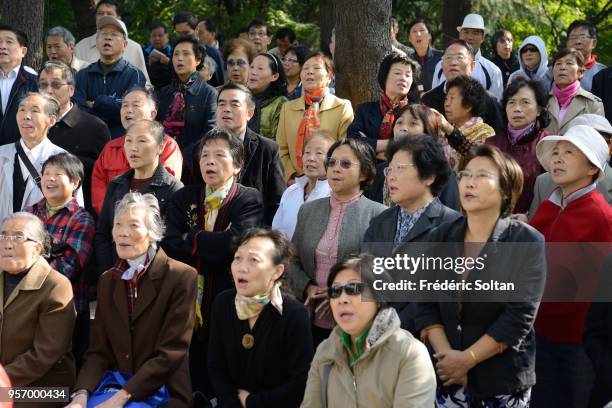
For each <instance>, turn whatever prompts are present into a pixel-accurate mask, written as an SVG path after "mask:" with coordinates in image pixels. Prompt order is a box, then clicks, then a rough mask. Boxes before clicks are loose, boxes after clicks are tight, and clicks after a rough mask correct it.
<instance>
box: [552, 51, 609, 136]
mask: <svg viewBox="0 0 612 408" xmlns="http://www.w3.org/2000/svg"><path fill="white" fill-rule="evenodd" d="M584 71H585V68H584V57H583V56H582V53H581V52H580V51H578V50H576V49H574V48H565V49H562V50H561V51H559V52H558V53H557V54H556V55H555V59H554V62H553V86H552V89H551V91H550V97H549V98H548V111H549V112H550V114H551V122H550V125H548V127H547V128H546V130H548V131H549V132H550V133H553V134H555V135H563V134H565V132H567V130H568V129H569V126H568V125H569V123H570V122H571V121H572V119H574V118H575V117H576V116H578V115H582V114H585V113H596V114H598V115H602V116H604V107H603V104H602V103H601V99H599V98H598V97H597V96H595V95H593V94H592V93H590V92H587V91H586V90H584V89H582V87H581V86H580V78H582V76H583V75H584Z"/></svg>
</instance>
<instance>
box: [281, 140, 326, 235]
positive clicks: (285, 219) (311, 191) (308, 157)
mask: <svg viewBox="0 0 612 408" xmlns="http://www.w3.org/2000/svg"><path fill="white" fill-rule="evenodd" d="M333 144H334V139H332V138H331V137H329V136H327V135H325V134H324V133H318V134H316V135H314V136H313V137H311V138H310V139H308V141H307V142H306V145H305V146H304V153H303V155H302V157H303V159H304V169H303V172H304V175H303V176H300V177H298V178H296V179H295V183H294V184H292V185H291V186H289V188H287V190H285V192H284V193H283V196H282V197H281V201H280V205H279V206H278V210H277V211H276V214H275V215H274V220H272V228H275V229H279V230H281V231H282V232H284V233H285V234H286V235H287V237H289V239H291V238H292V237H293V233H294V232H295V225H296V224H297V215H298V211H299V210H300V208H301V207H302V204H304V203H307V202H310V201H314V200H318V199H319V198H324V197H329V194H330V192H331V191H330V189H329V183H328V182H327V171H326V169H325V158H326V157H327V151H328V150H329V148H330V147H331V145H333Z"/></svg>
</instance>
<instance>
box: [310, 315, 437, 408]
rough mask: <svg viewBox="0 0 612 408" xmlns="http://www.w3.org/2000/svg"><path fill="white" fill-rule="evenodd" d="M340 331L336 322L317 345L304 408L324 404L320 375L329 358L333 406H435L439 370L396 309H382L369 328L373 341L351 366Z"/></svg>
mask: <svg viewBox="0 0 612 408" xmlns="http://www.w3.org/2000/svg"><path fill="white" fill-rule="evenodd" d="M340 332H341V330H340V327H339V326H336V328H335V329H334V330H333V331H332V333H331V334H330V336H329V338H328V339H327V340H325V341H324V342H323V343H321V345H319V347H318V348H317V352H316V354H315V356H314V360H313V361H312V364H311V366H310V372H309V373H308V382H307V383H306V391H305V394H304V401H303V402H302V405H301V408H318V407H321V408H322V407H323V406H324V405H323V397H322V375H323V370H324V367H325V366H326V365H328V364H331V370H330V371H329V377H328V381H327V406H328V407H330V408H372V407H376V408H390V407H396V408H399V407H401V408H429V407H432V408H433V406H434V399H435V394H436V376H435V374H434V369H433V365H432V363H431V359H430V358H429V353H428V352H427V348H426V347H425V345H424V344H423V343H421V342H420V341H419V340H417V339H415V338H414V337H413V336H412V335H411V334H410V333H409V332H407V331H406V330H403V329H401V328H400V320H399V317H398V316H397V313H396V312H395V309H393V308H387V309H383V310H382V311H381V312H379V313H378V315H377V317H376V318H375V319H374V323H373V324H372V327H371V329H370V333H369V334H368V339H367V342H368V344H371V345H370V347H369V348H368V350H366V351H365V352H364V354H363V355H362V356H361V357H360V358H359V360H357V362H355V365H354V366H353V372H351V369H350V368H349V365H348V360H347V353H346V351H345V349H344V346H343V345H342V342H341V340H340ZM372 343H373V344H372Z"/></svg>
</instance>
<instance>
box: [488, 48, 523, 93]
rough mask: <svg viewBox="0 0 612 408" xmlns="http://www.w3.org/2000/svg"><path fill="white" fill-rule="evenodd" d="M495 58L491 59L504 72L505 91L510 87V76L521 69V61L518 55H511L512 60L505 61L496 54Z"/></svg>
mask: <svg viewBox="0 0 612 408" xmlns="http://www.w3.org/2000/svg"><path fill="white" fill-rule="evenodd" d="M494 54H495V55H494V56H493V58H491V62H492V63H494V64H495V65H497V68H499V70H500V71H501V72H502V80H503V81H504V89H505V88H506V86H507V85H508V78H510V74H512V73H513V72H514V71H518V70H519V69H520V68H521V65H520V64H519V60H518V58H517V57H516V55H514V54H511V55H510V59H508V60H503V59H501V57H500V56H499V55H498V54H497V53H496V52H494Z"/></svg>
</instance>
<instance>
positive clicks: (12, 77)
mask: <svg viewBox="0 0 612 408" xmlns="http://www.w3.org/2000/svg"><path fill="white" fill-rule="evenodd" d="M19 68H21V65H17V67H15V68H13V69H12V70H11V71H10V72H9V73H8V75H4V71H2V70H1V69H0V94H1V95H2V113H4V112H6V106H7V105H8V102H9V98H10V96H11V89H13V85H14V84H15V81H16V80H17V75H18V74H19Z"/></svg>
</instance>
